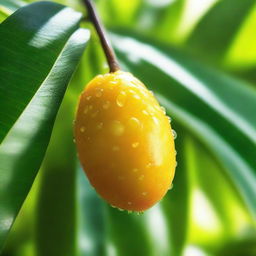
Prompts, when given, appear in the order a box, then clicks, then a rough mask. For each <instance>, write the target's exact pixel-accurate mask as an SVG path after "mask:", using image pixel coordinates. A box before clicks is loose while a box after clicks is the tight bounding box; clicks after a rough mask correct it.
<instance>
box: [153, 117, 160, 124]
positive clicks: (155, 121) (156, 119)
mask: <svg viewBox="0 0 256 256" xmlns="http://www.w3.org/2000/svg"><path fill="white" fill-rule="evenodd" d="M153 121H154V123H155V124H156V125H159V120H158V118H156V117H155V116H153Z"/></svg>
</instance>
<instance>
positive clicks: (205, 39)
mask: <svg viewBox="0 0 256 256" xmlns="http://www.w3.org/2000/svg"><path fill="white" fill-rule="evenodd" d="M254 5H255V0H243V1H240V0H222V1H218V2H217V3H216V4H215V5H214V6H213V8H211V9H210V10H209V11H208V13H207V14H206V15H205V16H204V17H203V18H202V19H201V20H200V22H199V23H198V25H197V26H196V27H195V29H194V31H193V32H192V34H191V36H190V37H189V38H188V40H187V42H186V44H187V46H188V48H189V49H191V50H192V51H193V52H195V53H196V54H197V55H199V56H202V57H204V58H207V59H210V60H212V61H219V60H220V58H222V57H224V54H225V52H226V50H227V49H228V48H229V47H230V45H231V43H232V42H233V40H234V38H235V36H236V34H237V33H238V32H239V30H240V26H241V25H242V23H243V22H244V20H245V19H246V17H247V14H248V13H249V11H250V10H251V8H252V7H253V6H254Z"/></svg>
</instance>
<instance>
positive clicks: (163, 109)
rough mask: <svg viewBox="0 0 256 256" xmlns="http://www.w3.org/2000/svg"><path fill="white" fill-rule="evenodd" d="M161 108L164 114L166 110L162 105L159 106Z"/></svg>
mask: <svg viewBox="0 0 256 256" xmlns="http://www.w3.org/2000/svg"><path fill="white" fill-rule="evenodd" d="M160 108H161V110H162V112H163V113H164V115H165V114H166V110H165V108H164V107H162V106H161V107H160Z"/></svg>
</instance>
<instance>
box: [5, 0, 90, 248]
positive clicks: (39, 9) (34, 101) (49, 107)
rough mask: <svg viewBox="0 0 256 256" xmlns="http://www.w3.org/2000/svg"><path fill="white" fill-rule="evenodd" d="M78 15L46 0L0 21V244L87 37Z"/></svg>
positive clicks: (29, 182) (32, 174)
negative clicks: (80, 27)
mask: <svg viewBox="0 0 256 256" xmlns="http://www.w3.org/2000/svg"><path fill="white" fill-rule="evenodd" d="M80 19H81V14H80V13H77V12H75V11H73V10H72V9H70V8H67V7H64V6H62V5H59V4H56V3H50V2H39V3H35V4H31V5H29V6H25V7H23V8H21V9H19V10H18V11H17V12H15V13H14V14H13V15H11V16H10V17H9V18H8V19H6V20H5V21H4V22H3V23H2V24H1V25H0V35H1V43H0V109H1V110H0V128H1V129H0V134H1V135H0V137H1V141H2V142H1V144H0V201H1V204H0V246H1V247H2V245H3V242H4V240H5V238H6V235H7V233H8V231H9V229H10V227H11V225H12V223H13V220H14V219H15V217H16V215H17V213H18V211H19V209H20V207H21V205H22V203H23V201H24V199H25V198H26V196H27V194H28V192H29V189H30V187H31V185H32V183H33V180H34V178H35V176H36V174H37V171H38V169H39V167H40V164H41V161H42V159H43V156H44V154H45V151H46V148H47V145H48V142H49V139H50V135H51V130H52V126H53V123H54V120H55V116H56V113H57V111H58V108H59V106H60V103H61V100H62V98H63V95H64V93H65V89H66V87H67V84H68V81H69V79H70V77H71V75H72V73H73V71H74V69H75V68H76V66H77V63H78V61H79V59H80V56H81V54H82V52H83V50H84V47H85V44H86V42H87V41H88V38H89V33H88V31H87V30H83V29H79V28H78V24H79V22H80Z"/></svg>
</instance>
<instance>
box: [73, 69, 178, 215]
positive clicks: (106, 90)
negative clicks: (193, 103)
mask: <svg viewBox="0 0 256 256" xmlns="http://www.w3.org/2000/svg"><path fill="white" fill-rule="evenodd" d="M74 133H75V141H76V145H77V150H78V156H79V159H80V162H81V164H82V166H83V169H84V171H85V173H86V175H87V177H88V179H89V181H90V183H91V184H92V186H93V187H94V188H95V189H96V191H97V192H98V193H99V194H100V196H101V197H102V198H104V199H105V200H106V201H107V202H108V203H109V204H111V205H112V206H114V207H118V208H120V209H125V210H128V211H144V210H146V209H148V208H150V207H151V206H153V205H154V204H155V203H157V202H158V201H159V200H161V199H162V198H163V197H164V195H165V194H166V192H167V191H168V189H169V188H170V187H171V184H172V180H173V178H174V173H175V166H176V157H175V155H176V152H175V147H174V137H173V134H172V129H171V125H170V122H169V118H168V117H167V116H166V115H165V113H164V110H163V109H162V108H161V107H160V106H159V104H158V102H157V100H156V99H155V97H154V96H153V94H152V93H151V92H150V91H148V90H147V88H146V87H145V86H144V84H143V83H141V82H140V81H139V80H138V79H136V78H135V77H134V76H133V75H132V74H130V73H127V72H123V71H117V72H115V73H109V74H105V75H99V76H97V77H95V78H94V79H93V80H92V81H91V82H89V84H88V85H87V86H86V88H85V90H84V91H83V92H82V94H81V96H80V101H79V105H78V109H77V114H76V119H75V127H74Z"/></svg>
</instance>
